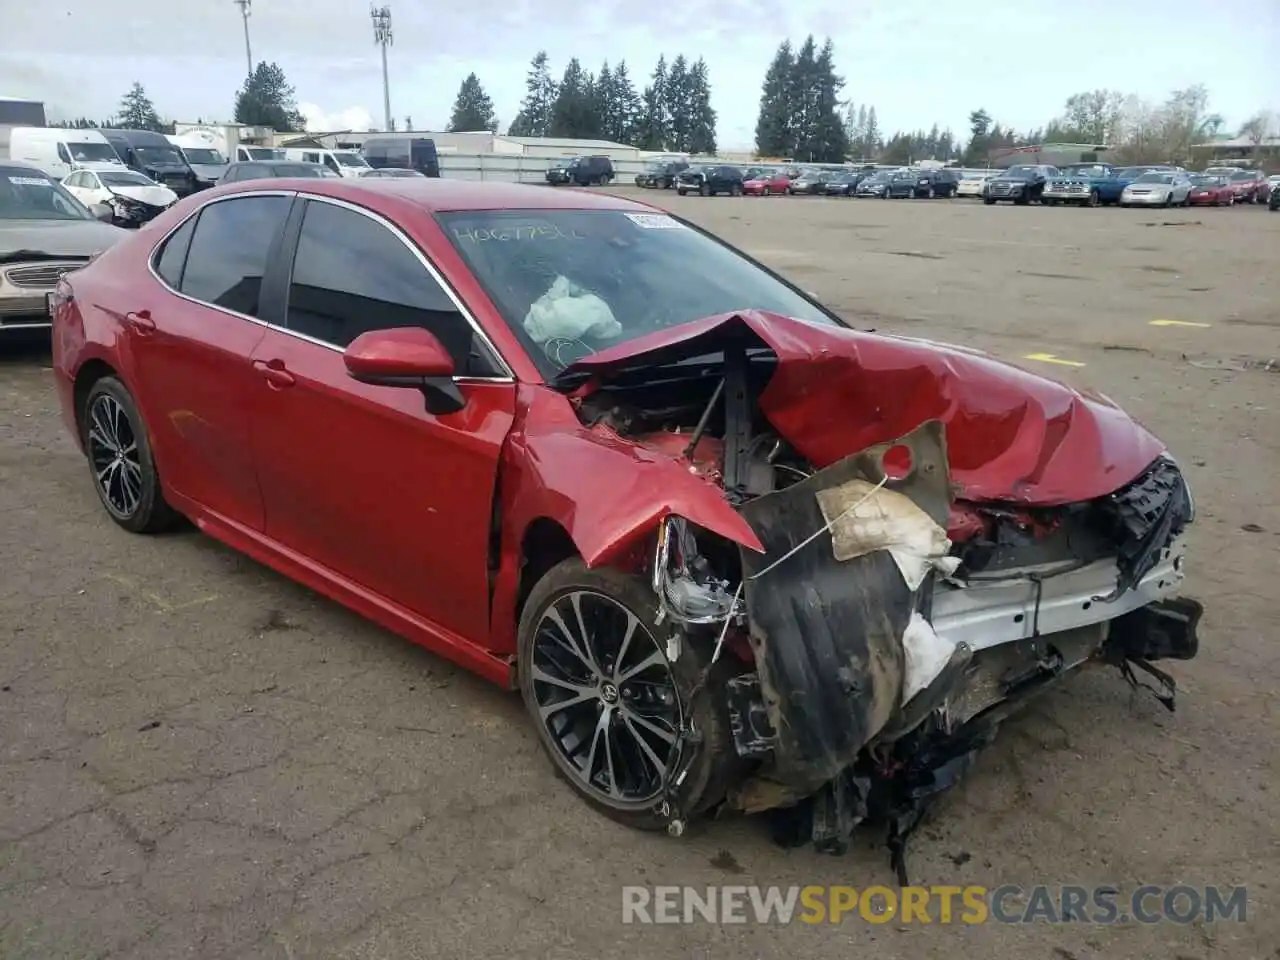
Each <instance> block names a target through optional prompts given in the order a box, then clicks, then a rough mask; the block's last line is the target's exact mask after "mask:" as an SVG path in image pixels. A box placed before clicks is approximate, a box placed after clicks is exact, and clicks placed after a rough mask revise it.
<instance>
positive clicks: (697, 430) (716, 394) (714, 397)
mask: <svg viewBox="0 0 1280 960" xmlns="http://www.w3.org/2000/svg"><path fill="white" fill-rule="evenodd" d="M724 381H725V378H724V377H721V378H720V382H719V383H717V384H716V388H715V390H713V391H712V392H711V399H710V400H708V401H707V405H706V407H705V408H704V409H703V411H702V416H700V417H699V418H698V425H697V426H696V427H694V428H693V436H692V437H691V438H690V439H689V445H688V446H687V447H685V448H684V458H685V459H686V460H688V461H690V462H692V461H693V452H694V451H695V450H696V449H698V441H699V440H701V439H702V435H703V434H704V433H706V432H707V424H708V423H709V422H710V420H711V411H712V410H714V409H715V408H716V404H717V403H718V402H719V401H720V395H721V394H722V393H724Z"/></svg>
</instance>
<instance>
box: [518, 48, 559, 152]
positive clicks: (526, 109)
mask: <svg viewBox="0 0 1280 960" xmlns="http://www.w3.org/2000/svg"><path fill="white" fill-rule="evenodd" d="M557 92H558V91H557V90H556V82H555V81H554V80H552V79H551V68H550V66H549V63H548V57H547V51H545V50H539V51H538V53H537V56H535V57H534V58H533V61H532V62H531V63H530V64H529V72H528V74H527V75H526V77H525V97H524V101H523V102H522V103H521V104H520V112H519V113H517V114H516V117H515V119H514V120H512V121H511V128H510V129H509V130H508V131H507V132H508V133H510V134H511V135H512V136H514V137H545V136H546V135H547V131H548V130H550V129H551V108H552V106H553V105H554V104H555V101H556V95H557Z"/></svg>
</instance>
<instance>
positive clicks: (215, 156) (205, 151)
mask: <svg viewBox="0 0 1280 960" xmlns="http://www.w3.org/2000/svg"><path fill="white" fill-rule="evenodd" d="M182 152H183V153H185V154H186V155H187V163H208V164H215V165H221V164H224V163H226V162H227V158H226V157H224V156H223V155H222V154H220V153H219V152H218V151H217V150H215V149H213V147H183V148H182Z"/></svg>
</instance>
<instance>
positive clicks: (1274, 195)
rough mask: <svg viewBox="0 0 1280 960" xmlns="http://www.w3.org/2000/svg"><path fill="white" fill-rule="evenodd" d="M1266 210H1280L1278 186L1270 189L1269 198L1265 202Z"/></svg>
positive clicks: (1279, 187)
mask: <svg viewBox="0 0 1280 960" xmlns="http://www.w3.org/2000/svg"><path fill="white" fill-rule="evenodd" d="M1267 209H1268V210H1280V186H1277V187H1272V188H1271V197H1270V199H1268V200H1267Z"/></svg>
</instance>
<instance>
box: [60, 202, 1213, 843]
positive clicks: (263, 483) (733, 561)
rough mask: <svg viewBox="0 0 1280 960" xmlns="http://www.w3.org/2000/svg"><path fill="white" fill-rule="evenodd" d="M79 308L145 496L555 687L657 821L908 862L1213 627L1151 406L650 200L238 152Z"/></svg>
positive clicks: (67, 309) (84, 273) (112, 439)
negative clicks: (234, 177)
mask: <svg viewBox="0 0 1280 960" xmlns="http://www.w3.org/2000/svg"><path fill="white" fill-rule="evenodd" d="M51 309H52V311H53V326H54V361H55V371H56V372H55V379H56V382H57V385H58V390H59V394H60V399H61V405H62V409H63V413H64V417H65V421H66V425H67V427H68V429H69V430H70V431H71V433H72V434H73V435H74V437H75V438H76V440H77V441H78V442H79V444H80V445H81V447H82V449H83V451H84V454H85V456H86V459H87V461H88V464H89V478H90V480H91V481H92V483H93V485H94V488H95V489H96V491H97V495H98V497H99V498H100V500H101V502H102V506H103V507H104V508H105V510H106V512H107V514H108V515H109V516H110V517H111V518H112V519H113V520H114V521H115V522H116V523H117V524H119V525H120V526H122V527H124V528H125V529H127V530H130V531H134V532H137V533H151V532H155V531H159V530H162V529H164V528H165V527H167V526H169V525H170V524H171V523H172V522H173V521H174V520H175V519H176V518H177V517H179V516H184V517H186V518H188V519H189V520H191V521H192V522H194V523H195V525H196V526H198V527H199V528H200V529H201V530H203V531H204V532H206V533H207V534H209V535H210V536H213V537H215V538H217V539H219V540H221V541H224V542H225V543H227V544H230V545H231V546H232V547H234V548H237V549H239V550H241V551H243V552H244V553H246V554H248V555H250V556H252V557H254V558H256V559H257V560H259V561H261V562H262V563H264V564H266V565H268V566H270V567H273V568H275V569H276V570H278V571H281V572H282V573H284V574H286V575H287V576H290V577H292V578H295V579H297V580H299V581H301V582H302V583H305V584H308V585H309V586H311V587H313V588H314V589H316V590H319V591H321V592H322V593H324V594H327V595H328V596H329V597H331V598H333V599H335V600H337V601H338V602H340V603H343V604H345V605H347V606H349V607H350V608H352V609H354V610H356V611H358V612H360V613H362V614H364V615H366V616H367V617H369V618H371V619H372V620H374V621H376V622H378V623H380V624H382V625H383V626H384V627H386V628H388V629H390V630H392V631H395V632H397V633H399V634H401V635H403V636H405V637H407V638H408V639H410V640H412V641H415V642H417V643H420V644H422V645H423V646H426V647H428V648H430V649H431V650H433V651H436V652H437V653H439V654H440V655H442V656H445V657H448V658H450V659H452V660H454V661H456V662H457V663H459V664H462V665H463V666H465V667H467V668H469V669H471V670H474V671H476V672H478V673H480V674H482V675H484V676H485V677H488V678H489V679H491V680H493V681H496V682H498V683H500V684H505V685H508V686H510V687H512V688H518V689H519V690H520V692H521V694H522V696H523V699H524V702H525V704H526V705H527V707H528V712H529V715H530V720H531V722H532V724H533V725H534V728H535V729H536V731H537V735H538V739H539V741H540V743H541V744H542V746H543V748H544V749H545V751H546V753H547V754H548V756H549V757H550V760H551V762H552V763H553V764H554V766H555V769H556V770H557V771H558V772H559V773H560V774H561V775H562V776H563V778H564V779H565V780H566V781H567V782H568V783H569V784H570V785H571V786H572V787H573V789H574V790H576V791H577V792H578V793H579V794H580V795H581V796H582V798H584V799H585V800H586V801H588V802H589V803H590V804H592V805H594V806H595V807H596V808H598V809H599V810H601V811H603V812H605V813H607V814H608V815H610V816H613V817H615V818H618V819H620V820H623V821H625V822H627V823H630V824H633V825H636V826H639V827H647V828H665V829H667V830H669V831H670V832H672V833H677V834H678V833H680V832H681V831H682V830H683V828H684V826H685V824H686V823H687V822H689V821H690V820H691V819H693V818H697V817H699V816H701V815H705V814H708V813H710V812H712V811H720V810H741V811H748V812H756V811H773V812H774V815H775V817H776V818H777V821H778V822H777V826H778V831H779V832H778V835H779V837H781V838H785V839H787V841H788V842H813V843H815V844H817V846H818V847H819V848H820V849H823V850H830V851H840V850H843V849H844V848H845V847H846V845H847V844H848V842H849V837H850V835H851V833H852V831H853V829H854V827H855V826H856V825H857V824H858V823H860V822H862V821H878V822H879V823H881V824H885V823H887V824H888V828H889V837H890V845H891V847H892V848H893V849H894V850H895V851H897V852H898V853H899V854H900V852H901V848H902V843H903V841H904V839H905V837H906V836H907V835H908V834H909V833H910V831H911V829H912V827H913V826H914V825H915V823H916V822H917V821H918V819H919V816H920V814H921V812H922V811H923V809H924V808H925V806H926V805H927V803H928V802H929V799H930V798H931V797H932V796H934V795H936V794H937V793H938V792H939V791H940V790H942V789H944V788H945V787H946V786H947V785H948V784H950V783H952V782H953V781H954V780H955V779H956V778H957V776H958V775H959V774H960V772H961V771H962V770H963V769H964V767H965V766H966V765H967V764H968V763H969V761H970V760H971V759H972V758H973V756H974V755H975V754H976V753H977V752H978V751H979V750H981V749H982V748H983V747H984V746H985V745H987V744H988V743H990V742H991V739H992V737H993V736H994V735H995V732H996V729H997V728H998V726H999V724H1000V722H1001V721H1002V720H1003V719H1004V718H1005V717H1006V716H1007V715H1008V714H1009V713H1010V712H1011V711H1012V710H1013V709H1015V708H1016V707H1017V706H1018V705H1019V704H1021V703H1023V702H1025V701H1026V700H1027V698H1028V697H1031V696H1034V695H1035V694H1036V693H1038V692H1040V691H1042V690H1044V689H1045V688H1046V687H1047V686H1049V685H1051V684H1053V683H1055V682H1058V681H1060V680H1061V679H1062V678H1064V677H1066V676H1068V675H1070V674H1072V673H1073V672H1074V671H1076V670H1078V669H1080V668H1082V667H1083V666H1085V665H1086V664H1090V663H1098V662H1102V663H1110V664H1113V665H1115V666H1116V667H1118V668H1119V670H1120V671H1121V673H1122V674H1123V675H1124V677H1125V678H1126V679H1127V680H1128V681H1129V682H1130V683H1133V684H1135V685H1136V684H1138V683H1139V682H1142V683H1143V684H1145V685H1147V686H1150V687H1152V688H1153V689H1155V690H1156V692H1157V693H1158V695H1159V696H1160V697H1162V698H1163V699H1165V700H1166V702H1167V703H1169V704H1170V705H1171V704H1172V696H1173V681H1172V679H1171V678H1170V677H1169V676H1168V675H1167V674H1166V673H1164V672H1163V671H1162V670H1160V669H1159V668H1158V667H1156V666H1154V665H1153V661H1156V660H1159V659H1162V658H1184V659H1185V658H1190V657H1192V656H1194V655H1195V653H1196V648H1197V640H1196V623H1197V620H1198V619H1199V616H1200V607H1199V605H1198V604H1197V603H1196V602H1195V601H1193V600H1188V599H1183V598H1180V597H1179V596H1178V593H1179V587H1180V584H1181V582H1182V579H1183V572H1184V568H1183V552H1184V551H1183V544H1184V533H1185V530H1186V528H1187V525H1188V524H1190V523H1191V522H1192V520H1193V519H1194V514H1195V507H1194V504H1193V500H1192V497H1191V493H1190V491H1189V489H1188V486H1187V484H1186V481H1185V480H1184V478H1183V476H1182V474H1181V472H1180V471H1179V468H1178V465H1177V463H1176V462H1175V460H1174V459H1173V458H1172V457H1171V456H1170V455H1169V453H1168V452H1167V451H1166V450H1165V448H1164V445H1163V444H1162V443H1161V442H1160V441H1159V440H1157V439H1156V438H1155V437H1154V436H1152V435H1151V434H1150V433H1149V432H1148V431H1147V430H1145V429H1144V428H1143V427H1142V426H1140V425H1138V424H1137V423H1135V422H1134V421H1133V420H1132V419H1130V418H1129V417H1128V416H1126V415H1125V414H1124V413H1123V412H1122V411H1121V410H1120V409H1119V408H1117V407H1116V405H1115V404H1114V403H1112V402H1111V401H1110V400H1108V399H1107V398H1106V397H1103V396H1099V395H1095V394H1086V393H1081V392H1077V391H1075V390H1073V389H1071V388H1069V387H1066V386H1063V385H1061V384H1059V383H1056V382H1053V381H1050V380H1046V379H1044V378H1042V377H1039V376H1035V375H1033V374H1031V373H1028V372H1025V371H1023V370H1021V369H1017V368H1015V367H1012V366H1009V365H1007V364H1005V363H1002V362H1000V361H997V360H995V359H993V358H991V357H989V356H986V355H984V354H982V353H979V352H976V351H974V350H969V349H965V348H961V347H954V346H946V345H942V344H937V343H931V342H927V341H923V340H915V339H909V338H905V337H896V336H886V335H883V334H877V333H872V332H866V331H860V330H857V329H854V328H851V327H850V326H849V325H848V324H847V323H846V322H844V321H843V320H841V319H840V318H839V317H837V316H836V315H835V314H833V313H832V312H831V311H829V310H827V309H826V308H824V307H823V306H822V305H821V304H819V303H817V302H815V301H814V300H813V299H812V298H811V297H810V296H808V295H806V294H805V293H803V292H802V291H801V290H800V289H798V288H797V287H796V286H794V285H793V284H791V283H789V282H787V281H786V280H785V279H784V278H782V277H780V276H778V275H777V274H775V273H773V272H771V271H770V270H768V269H766V268H765V267H763V266H761V265H760V264H758V263H756V262H755V261H753V260H751V259H750V258H748V257H747V256H745V255H744V254H742V253H740V252H738V251H736V250H734V249H733V248H731V247H729V246H728V245H726V244H724V243H722V242H721V241H719V240H717V239H716V238H714V237H713V236H711V235H709V234H707V233H706V232H704V231H702V230H700V229H698V228H697V227H694V226H693V225H691V224H689V223H687V222H685V221H683V220H680V219H678V218H675V217H672V216H670V215H668V214H667V213H665V212H662V211H660V210H656V209H654V208H651V207H648V206H646V205H644V204H640V203H636V202H632V201H628V200H623V199H619V198H616V197H610V196H604V195H597V194H591V193H587V192H575V193H555V192H552V191H546V190H540V189H537V188H534V187H526V186H518V185H504V184H473V183H460V182H456V181H449V180H395V179H391V180H381V181H376V180H355V181H347V180H334V181H325V180H299V181H291V180H277V181H272V182H271V183H270V184H269V185H268V184H264V183H262V182H250V183H245V184H235V185H231V186H228V187H224V188H217V189H214V190H211V191H206V192H204V193H201V194H197V195H195V196H192V197H190V198H188V199H186V200H184V201H183V202H181V203H180V204H178V205H177V206H175V207H174V208H173V209H172V210H170V211H168V212H166V213H165V214H163V215H162V216H161V217H160V218H158V219H157V220H156V221H155V222H154V223H153V224H152V225H151V226H150V227H148V229H146V230H143V231H140V232H139V233H138V235H137V236H135V237H132V238H130V239H129V240H127V241H125V242H124V243H122V244H120V245H118V246H116V247H114V248H113V249H111V250H109V251H107V252H106V253H104V254H102V255H101V256H99V257H98V258H96V259H95V260H94V261H93V262H92V263H90V264H89V265H88V266H87V267H85V268H83V269H81V270H78V271H76V272H74V273H72V274H69V275H68V276H67V277H65V278H64V279H63V281H62V282H61V284H60V285H59V287H58V289H57V291H56V293H55V294H54V295H53V298H52V303H51ZM1135 671H1143V672H1145V673H1146V674H1147V675H1148V676H1146V677H1143V678H1142V680H1141V681H1139V678H1138V676H1137V674H1136V673H1135Z"/></svg>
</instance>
